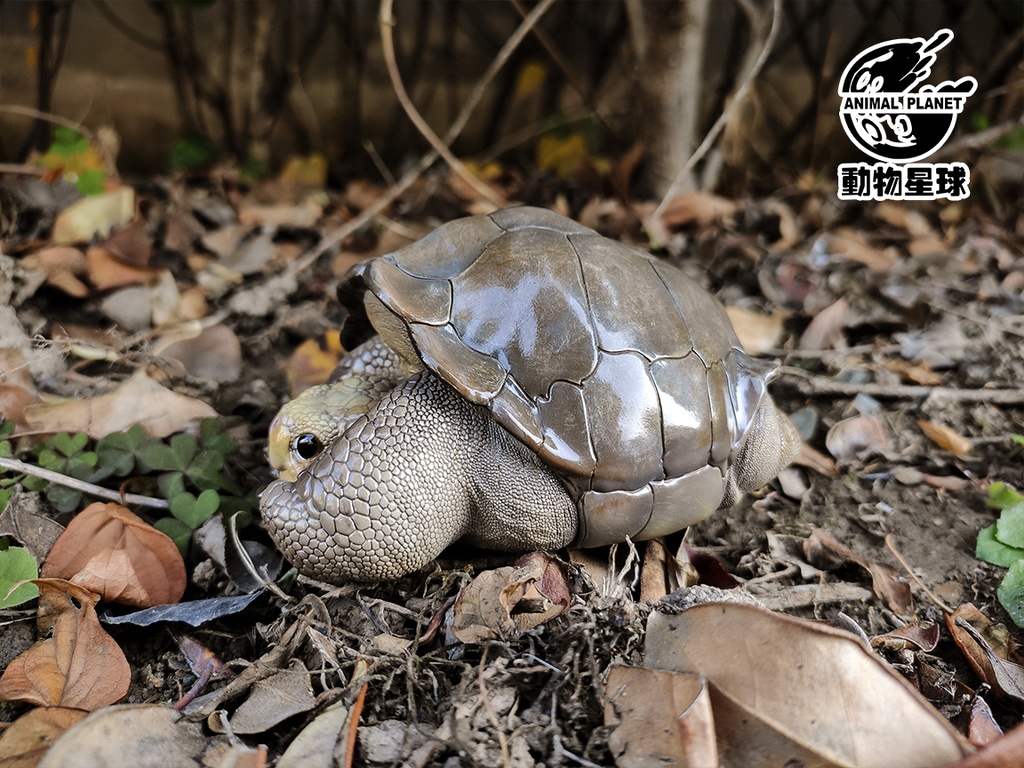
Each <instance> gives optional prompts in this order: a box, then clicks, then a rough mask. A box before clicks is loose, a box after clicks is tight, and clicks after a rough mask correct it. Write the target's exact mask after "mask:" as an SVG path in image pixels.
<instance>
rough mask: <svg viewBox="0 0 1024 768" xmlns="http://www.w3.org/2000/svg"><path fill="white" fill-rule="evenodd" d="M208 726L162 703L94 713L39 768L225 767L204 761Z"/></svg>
mask: <svg viewBox="0 0 1024 768" xmlns="http://www.w3.org/2000/svg"><path fill="white" fill-rule="evenodd" d="M206 747H207V739H206V737H205V736H203V730H202V726H201V725H199V724H198V723H194V722H191V721H189V720H185V719H183V718H182V716H181V715H180V714H179V713H178V712H175V711H174V710H173V709H171V708H170V707H167V706H163V705H160V704H123V705H119V706H116V707H106V708H104V709H101V710H98V711H96V712H93V713H92V714H90V715H89V716H88V717H86V718H85V719H84V720H82V721H81V722H80V723H78V724H77V725H75V726H74V727H73V728H71V730H69V731H68V732H67V733H66V734H64V736H62V737H61V738H60V739H58V740H57V743H56V744H54V745H53V747H52V748H51V749H50V751H49V752H47V753H46V757H45V758H43V761H42V762H41V763H40V764H39V766H38V768H67V767H68V766H90V767H91V766H129V765H131V766H151V765H160V766H168V767H170V766H174V767H175V768H179V767H181V766H197V767H198V766H200V765H225V764H222V763H216V762H211V763H205V762H203V761H201V760H200V758H201V756H202V755H203V751H204V750H205V749H206Z"/></svg>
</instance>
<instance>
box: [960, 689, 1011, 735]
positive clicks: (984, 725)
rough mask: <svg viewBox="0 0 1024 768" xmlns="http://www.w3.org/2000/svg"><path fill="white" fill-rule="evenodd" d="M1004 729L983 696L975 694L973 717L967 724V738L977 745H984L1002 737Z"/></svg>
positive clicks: (972, 706)
mask: <svg viewBox="0 0 1024 768" xmlns="http://www.w3.org/2000/svg"><path fill="white" fill-rule="evenodd" d="M1002 736H1003V729H1002V728H1000V727H999V723H997V722H996V718H995V716H994V715H993V714H992V708H991V707H989V705H988V702H986V701H985V699H983V698H982V697H981V696H975V697H974V701H972V702H971V719H970V723H969V724H968V726H967V739H968V741H970V742H971V744H973V745H974V746H976V747H984V746H985V745H986V744H991V743H992V742H994V741H996V740H997V739H1000V738H1002Z"/></svg>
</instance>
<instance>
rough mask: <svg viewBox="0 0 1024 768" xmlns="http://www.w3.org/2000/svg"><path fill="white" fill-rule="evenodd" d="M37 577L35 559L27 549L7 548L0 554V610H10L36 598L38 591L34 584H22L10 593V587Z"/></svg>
mask: <svg viewBox="0 0 1024 768" xmlns="http://www.w3.org/2000/svg"><path fill="white" fill-rule="evenodd" d="M38 577H39V568H38V566H37V565H36V559H35V558H34V557H32V555H31V554H29V551H28V550H27V549H24V548H22V547H8V548H7V549H5V550H4V551H2V552H0V608H12V607H13V606H15V605H21V604H22V603H27V602H28V601H29V600H33V599H34V598H36V597H38V596H39V589H38V588H37V587H36V585H35V584H22V585H21V586H20V587H18V588H17V589H16V590H14V591H13V592H11V587H13V586H14V585H15V584H17V583H18V582H19V581H25V580H27V579H35V578H38ZM9 592H10V594H8V593H9Z"/></svg>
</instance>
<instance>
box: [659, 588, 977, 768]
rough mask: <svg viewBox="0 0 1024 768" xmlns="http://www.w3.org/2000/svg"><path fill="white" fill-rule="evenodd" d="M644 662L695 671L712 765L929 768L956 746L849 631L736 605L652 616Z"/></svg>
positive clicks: (941, 721)
mask: <svg viewBox="0 0 1024 768" xmlns="http://www.w3.org/2000/svg"><path fill="white" fill-rule="evenodd" d="M644 647H645V650H644V663H645V665H647V666H650V667H654V668H657V669H668V670H673V671H677V672H689V673H694V674H702V675H704V676H705V677H706V678H707V682H708V688H709V690H710V692H711V704H712V708H713V710H714V717H715V724H716V726H717V731H718V747H719V750H720V751H721V753H722V764H723V765H727V766H750V765H815V766H857V768H889V767H890V766H894V765H899V766H901V767H902V768H932V766H937V765H945V764H947V763H949V762H952V761H954V760H958V759H960V758H961V757H963V756H964V755H965V754H967V752H968V749H969V748H968V746H967V745H966V744H965V743H964V741H963V740H962V739H961V737H960V736H959V734H957V732H956V731H955V730H954V729H953V728H952V726H950V724H949V723H948V722H947V721H946V719H945V718H943V717H942V715H940V714H939V713H938V712H937V711H935V709H934V708H933V707H932V706H931V705H930V704H929V703H928V701H927V700H925V699H924V698H923V697H922V696H921V695H920V694H919V693H918V692H917V691H916V690H914V688H913V687H912V686H911V685H910V684H909V683H908V682H907V681H906V680H904V679H903V678H902V677H901V676H900V675H898V674H896V673H895V672H894V671H893V670H892V669H891V668H889V667H888V666H887V665H886V664H885V663H884V662H882V661H881V660H880V659H879V658H878V657H877V656H875V655H874V654H873V653H871V652H870V651H869V650H867V649H866V648H865V647H864V645H863V644H862V643H861V642H860V640H859V639H857V637H856V636H854V635H852V634H850V633H848V632H844V631H842V630H838V629H834V628H832V627H829V626H827V625H824V624H819V623H816V622H811V621H806V620H803V619H796V618H792V617H790V616H783V615H780V614H773V613H770V612H768V611H765V610H763V609H760V608H757V607H754V606H750V605H741V604H737V603H728V604H726V603H704V604H702V605H697V606H694V607H693V608H689V609H687V610H685V611H683V612H682V613H680V614H678V615H665V614H662V613H652V614H651V616H650V618H649V619H648V621H647V637H646V640H645V646H644Z"/></svg>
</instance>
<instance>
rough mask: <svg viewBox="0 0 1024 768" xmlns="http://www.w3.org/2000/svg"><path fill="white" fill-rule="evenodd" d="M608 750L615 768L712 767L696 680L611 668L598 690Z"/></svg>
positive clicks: (710, 738)
mask: <svg viewBox="0 0 1024 768" xmlns="http://www.w3.org/2000/svg"><path fill="white" fill-rule="evenodd" d="M604 694H605V703H604V723H605V725H615V726H616V728H615V730H614V731H612V733H611V734H609V736H608V748H609V749H610V750H611V753H612V756H613V757H614V758H615V765H617V766H620V768H647V767H648V766H662V765H677V766H680V767H681V768H716V767H717V766H718V745H717V744H716V741H715V718H714V715H713V714H712V710H711V697H710V695H709V694H708V689H707V685H706V683H705V681H704V678H703V677H701V676H700V675H691V674H687V673H683V672H669V671H666V670H662V669H649V668H647V667H628V666H625V665H622V664H613V665H612V667H611V669H610V670H609V671H608V681H607V682H606V683H605V687H604Z"/></svg>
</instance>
